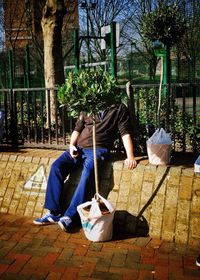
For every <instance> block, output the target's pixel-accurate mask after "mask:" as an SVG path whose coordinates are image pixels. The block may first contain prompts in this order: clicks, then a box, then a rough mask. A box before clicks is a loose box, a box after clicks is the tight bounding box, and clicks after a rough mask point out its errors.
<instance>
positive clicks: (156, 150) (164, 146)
mask: <svg viewBox="0 0 200 280" xmlns="http://www.w3.org/2000/svg"><path fill="white" fill-rule="evenodd" d="M171 145H172V141H171V138H170V135H169V133H167V132H166V131H165V130H164V129H163V128H161V129H157V130H156V131H155V132H154V134H153V135H152V136H151V137H150V138H149V139H148V140H147V154H148V158H149V163H151V164H155V165H167V164H169V162H170V154H171Z"/></svg>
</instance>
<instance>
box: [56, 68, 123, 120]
mask: <svg viewBox="0 0 200 280" xmlns="http://www.w3.org/2000/svg"><path fill="white" fill-rule="evenodd" d="M58 100H59V102H60V103H61V104H65V105H66V106H67V108H68V111H69V114H70V115H71V116H72V117H77V116H78V115H79V112H80V111H85V112H87V113H88V114H89V115H95V114H96V113H97V112H99V111H102V110H104V109H105V107H107V106H109V105H110V104H113V103H118V102H120V100H121V95H120V92H119V89H118V87H117V83H116V80H115V79H114V78H113V77H112V76H111V75H110V74H109V73H107V72H105V71H103V70H102V69H99V70H93V71H92V70H83V71H80V72H78V73H74V72H70V73H69V74H68V76H67V79H66V80H65V83H64V84H63V85H62V86H61V87H60V88H59V90H58Z"/></svg>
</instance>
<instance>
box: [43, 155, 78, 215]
mask: <svg viewBox="0 0 200 280" xmlns="http://www.w3.org/2000/svg"><path fill="white" fill-rule="evenodd" d="M78 165H80V160H79V159H77V158H76V159H73V158H72V157H71V156H70V154H69V152H68V151H65V152H64V153H63V154H62V155H61V156H60V157H59V158H57V159H56V160H55V161H54V162H53V164H52V166H51V170H50V173H49V177H48V183H47V190H46V197H45V204H44V207H45V208H46V209H49V210H54V211H55V210H56V211H60V210H61V205H60V195H61V193H62V191H63V187H64V181H65V179H66V177H67V176H68V175H69V174H70V172H71V171H72V170H73V168H75V167H76V166H78Z"/></svg>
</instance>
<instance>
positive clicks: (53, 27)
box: [41, 0, 66, 126]
mask: <svg viewBox="0 0 200 280" xmlns="http://www.w3.org/2000/svg"><path fill="white" fill-rule="evenodd" d="M65 14H66V7H65V5H64V1H63V0H47V1H46V4H45V6H44V9H43V15H42V21H41V24H42V30H43V41H44V76H45V87H46V88H54V87H55V86H56V85H60V84H62V83H64V67H63V59H62V25H63V17H64V15H65ZM50 97H51V98H50V106H48V104H49V102H48V100H49V94H48V93H47V96H46V106H47V113H48V114H49V113H50V116H49V115H47V122H48V123H47V124H48V126H49V125H50V123H51V124H54V123H55V117H56V110H57V108H56V96H55V93H54V90H50ZM49 117H50V123H49Z"/></svg>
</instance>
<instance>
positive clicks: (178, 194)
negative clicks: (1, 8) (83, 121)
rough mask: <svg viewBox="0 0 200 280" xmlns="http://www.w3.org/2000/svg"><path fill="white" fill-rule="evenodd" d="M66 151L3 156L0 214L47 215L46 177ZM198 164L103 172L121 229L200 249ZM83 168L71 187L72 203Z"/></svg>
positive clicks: (119, 165) (116, 164) (115, 164)
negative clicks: (60, 155)
mask: <svg viewBox="0 0 200 280" xmlns="http://www.w3.org/2000/svg"><path fill="white" fill-rule="evenodd" d="M60 153H61V151H48V152H44V151H42V150H36V151H33V150H32V151H31V152H30V151H28V152H22V153H21V152H18V153H1V155H0V212H3V213H16V214H20V215H25V216H32V217H38V216H41V215H43V214H44V213H45V210H44V209H43V203H44V197H45V186H46V182H45V177H48V173H49V169H50V166H51V163H52V162H53V161H54V159H55V158H57V156H58V155H59V154H60ZM193 170H194V169H193V166H190V167H184V166H181V165H177V166H169V167H166V166H153V165H150V164H148V162H147V161H143V160H142V159H140V163H139V164H138V166H137V168H136V169H134V170H132V171H130V170H128V169H127V168H126V167H125V166H124V162H123V160H119V159H115V160H112V161H110V162H108V163H107V164H106V165H105V166H104V168H103V170H101V172H100V173H101V174H100V177H101V183H100V190H101V191H100V193H101V194H102V195H103V196H105V197H106V196H108V199H109V200H110V201H111V202H112V203H113V204H114V205H115V206H116V217H117V219H116V221H117V222H116V224H115V226H117V227H118V229H119V230H120V229H123V230H124V231H125V232H126V233H128V232H129V233H134V234H135V235H141V234H146V232H147V231H149V235H150V236H152V237H156V238H161V239H163V240H168V241H175V242H178V243H184V244H187V243H188V244H190V245H192V246H198V247H200V175H199V174H195V173H194V171H193ZM79 173H80V170H78V171H76V173H75V175H73V176H71V178H69V179H68V181H67V183H66V188H69V186H70V188H69V189H68V190H67V197H66V201H69V200H70V198H71V195H72V193H73V190H74V188H75V187H76V184H77V182H78V178H79Z"/></svg>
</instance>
